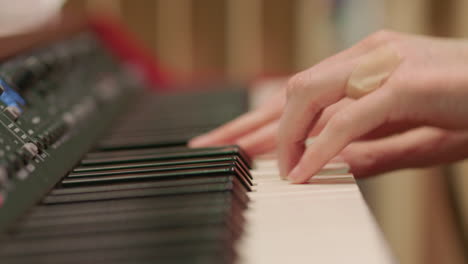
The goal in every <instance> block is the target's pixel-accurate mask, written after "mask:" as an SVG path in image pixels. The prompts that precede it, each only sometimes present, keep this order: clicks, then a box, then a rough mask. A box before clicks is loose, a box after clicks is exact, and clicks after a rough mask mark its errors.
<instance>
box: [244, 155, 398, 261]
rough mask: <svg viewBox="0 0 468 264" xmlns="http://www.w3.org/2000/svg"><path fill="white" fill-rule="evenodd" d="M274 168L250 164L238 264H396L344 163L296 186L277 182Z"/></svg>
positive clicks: (265, 162)
mask: <svg viewBox="0 0 468 264" xmlns="http://www.w3.org/2000/svg"><path fill="white" fill-rule="evenodd" d="M276 166H277V165H276V161H275V160H258V161H256V162H255V167H256V169H255V170H253V171H252V174H253V176H254V180H255V182H256V183H257V185H256V186H255V191H254V192H251V193H250V194H249V196H250V198H251V202H250V205H249V209H248V210H247V212H246V214H245V215H246V220H247V221H246V231H245V235H244V236H243V238H242V239H241V240H240V242H239V244H238V249H239V253H240V261H239V263H242V264H253V263H255V264H262V263H265V264H266V263H268V264H275V263H359V264H363V263H364V264H366V263H373V264H374V263H379V264H380V263H382V264H385V263H395V262H396V261H395V259H394V258H393V256H392V254H391V253H390V251H389V249H388V245H387V244H386V242H385V239H384V238H383V235H382V233H381V232H380V230H379V228H378V226H377V225H376V223H375V220H374V218H373V216H372V215H371V213H370V211H369V209H368V207H367V205H366V203H365V201H364V199H363V197H362V195H361V193H360V191H359V188H358V186H357V184H356V182H355V180H354V177H353V176H352V175H351V174H348V173H347V171H348V169H349V166H347V164H345V163H343V162H335V163H330V164H328V165H327V166H326V167H325V168H324V170H322V171H321V172H320V173H318V175H316V176H314V177H313V178H312V179H311V180H310V181H309V182H308V183H306V184H300V185H297V184H291V183H289V182H288V181H285V180H281V179H280V177H279V175H278V170H277V167H276Z"/></svg>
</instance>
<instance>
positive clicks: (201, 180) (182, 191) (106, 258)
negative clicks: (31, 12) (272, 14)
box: [0, 33, 252, 263]
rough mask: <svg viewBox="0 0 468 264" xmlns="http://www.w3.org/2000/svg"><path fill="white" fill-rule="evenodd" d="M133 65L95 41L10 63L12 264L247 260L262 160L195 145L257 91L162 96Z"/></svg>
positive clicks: (87, 36) (4, 165)
mask: <svg viewBox="0 0 468 264" xmlns="http://www.w3.org/2000/svg"><path fill="white" fill-rule="evenodd" d="M129 68H131V67H129V66H125V65H121V64H119V63H117V62H116V61H114V60H113V58H112V56H111V55H110V54H107V52H106V51H105V50H104V48H103V47H101V45H100V44H99V41H97V39H96V37H95V36H93V34H92V33H82V34H81V35H77V36H75V37H72V38H70V39H67V40H63V41H61V42H60V43H56V44H54V45H51V46H47V47H43V48H39V49H37V50H33V51H31V52H29V53H27V54H21V55H20V56H16V57H13V58H10V59H9V60H6V61H5V62H3V63H2V64H0V88H1V96H0V110H1V113H0V160H1V163H0V262H1V263H95V262H99V263H156V262H163V263H232V262H233V261H235V260H236V258H237V254H236V252H235V249H234V243H235V241H237V240H238V238H239V237H240V235H241V234H242V230H243V222H244V218H243V214H242V212H243V210H244V209H245V208H246V207H247V203H248V200H249V198H248V196H247V195H246V193H247V192H248V191H250V190H251V188H252V177H251V175H250V171H249V170H250V166H251V165H250V164H251V162H250V160H249V158H248V157H247V156H246V155H245V154H244V153H243V152H242V150H240V149H239V148H238V147H236V146H225V147H219V148H203V149H189V148H187V147H185V146H184V145H185V143H186V142H187V140H188V139H190V138H192V137H193V136H195V135H198V134H200V133H203V132H206V131H208V130H210V129H213V128H214V127H216V126H219V125H220V124H222V123H224V122H226V121H227V120H229V119H232V118H234V117H235V116H237V115H239V114H241V113H242V112H243V111H245V109H246V106H247V104H246V95H245V92H243V91H242V89H236V87H225V88H226V89H224V90H222V91H211V92H198V93H193V94H187V93H185V94H173V95H159V94H155V93H152V92H149V91H145V90H144V89H142V88H141V87H142V85H141V84H140V83H139V82H138V79H137V78H135V77H133V76H134V75H131V74H129V72H131V70H130V71H129V70H128V69H129ZM223 86H226V85H223Z"/></svg>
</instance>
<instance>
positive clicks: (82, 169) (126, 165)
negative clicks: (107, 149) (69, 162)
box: [72, 155, 239, 173]
mask: <svg viewBox="0 0 468 264" xmlns="http://www.w3.org/2000/svg"><path fill="white" fill-rule="evenodd" d="M236 160H239V159H238V158H237V157H235V156H230V155H226V156H220V157H215V158H209V159H207V158H193V159H175V160H169V161H159V162H158V161H153V162H123V163H120V164H112V165H102V166H83V167H80V166H78V167H76V168H74V169H73V170H72V173H76V172H90V171H108V170H119V169H126V168H146V167H153V166H172V165H183V164H198V163H206V162H218V161H236Z"/></svg>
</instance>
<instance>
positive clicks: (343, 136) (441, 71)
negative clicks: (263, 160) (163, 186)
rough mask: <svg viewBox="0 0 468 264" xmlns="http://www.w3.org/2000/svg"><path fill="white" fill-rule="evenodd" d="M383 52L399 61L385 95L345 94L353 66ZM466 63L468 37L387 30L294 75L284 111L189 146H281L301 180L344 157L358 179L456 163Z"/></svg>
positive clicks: (464, 123) (466, 109) (250, 117)
mask: <svg viewBox="0 0 468 264" xmlns="http://www.w3.org/2000/svg"><path fill="white" fill-rule="evenodd" d="M382 47H384V48H385V49H391V50H392V51H393V52H395V53H396V54H398V56H399V57H400V58H401V63H400V64H399V65H398V66H397V67H396V69H395V70H394V71H393V72H392V73H391V75H390V76H389V77H388V78H387V79H386V80H385V82H383V83H382V84H381V87H379V88H378V89H377V90H375V91H373V92H371V93H369V94H367V95H364V96H363V97H361V98H359V99H350V98H347V97H346V92H345V90H346V85H347V82H348V79H349V77H350V75H351V74H352V72H353V70H354V69H355V68H356V67H357V66H358V65H359V64H360V62H362V59H363V58H365V57H366V55H367V54H369V53H371V52H373V51H375V50H376V49H381V48H382ZM467 62H468V42H467V41H464V40H455V39H442V38H431V37H423V36H416V35H408V34H402V33H395V32H389V31H380V32H377V33H374V34H373V35H371V36H369V37H368V38H366V39H364V40H363V41H361V42H359V43H358V44H356V45H355V46H353V47H351V48H350V49H347V50H345V51H343V52H341V53H339V54H337V55H335V56H333V57H330V58H328V59H326V60H324V61H323V62H321V63H319V64H317V65H315V66H313V67H311V68H309V69H307V70H305V71H303V72H300V73H298V74H297V75H295V76H294V77H292V78H291V79H290V81H289V82H288V84H287V86H286V87H285V88H284V90H283V91H282V95H283V96H285V97H286V98H287V102H286V104H285V105H282V104H279V103H274V102H273V101H272V102H269V103H267V104H265V105H264V106H263V107H260V108H259V109H258V110H255V111H253V112H251V113H248V114H246V115H244V116H241V117H239V118H238V119H236V120H234V121H232V122H231V123H228V124H226V125H225V126H223V127H221V128H218V129H217V130H215V131H213V132H210V133H208V134H207V135H204V136H202V137H201V138H199V139H194V140H193V141H192V142H191V146H202V145H212V144H223V143H239V144H240V145H241V146H243V147H247V149H248V152H249V149H254V148H255V149H259V151H257V153H255V151H251V152H254V153H255V154H258V152H264V151H268V150H272V149H274V148H275V145H276V144H277V147H278V156H279V167H280V173H281V175H282V176H286V175H287V176H288V178H289V179H290V180H291V181H292V182H294V183H304V182H306V181H307V180H308V179H309V178H310V177H312V176H313V175H314V174H315V173H317V172H318V171H319V170H320V169H321V168H322V167H323V166H324V165H325V164H326V163H327V162H328V161H329V160H330V159H332V158H333V157H334V156H336V155H338V154H340V153H341V156H342V157H343V158H344V159H345V160H346V161H347V162H348V163H349V164H350V167H351V171H352V172H353V173H354V174H355V175H356V176H358V177H360V176H362V177H363V176H369V175H372V174H375V173H379V172H383V171H388V170H392V169H397V168H404V167H412V166H424V165H429V164H434V163H441V162H448V161H453V160H458V159H461V158H464V157H466V156H467V155H468V153H467V151H466V150H465V149H464V148H463V147H462V146H466V145H465V143H468V139H467V137H468V136H467V134H466V132H464V131H463V130H464V129H467V128H468V118H467V116H468V115H467V114H468V106H467V104H466V102H467V100H468V75H467V74H466V73H467V72H468V63H467ZM279 97H281V96H278V98H279ZM275 100H278V101H280V99H275ZM280 114H281V118H280V120H279V121H278V117H279V115H280ZM276 129H278V130H276ZM402 131H407V132H405V133H402V134H397V133H400V132H402ZM310 135H314V136H316V138H315V140H314V142H313V143H312V144H311V145H310V146H309V147H308V148H307V149H306V148H305V146H304V140H305V139H306V138H307V137H309V136H310ZM369 139H370V140H369ZM254 141H255V142H260V143H257V145H255V142H254ZM262 142H264V143H265V142H269V143H268V144H269V145H268V146H265V145H264V143H262ZM262 146H263V148H262ZM465 148H466V147H465Z"/></svg>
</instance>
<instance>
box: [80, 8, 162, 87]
mask: <svg viewBox="0 0 468 264" xmlns="http://www.w3.org/2000/svg"><path fill="white" fill-rule="evenodd" d="M89 23H90V26H91V28H92V29H93V30H94V31H95V32H96V33H97V35H98V36H99V37H100V38H101V40H102V42H103V43H104V45H106V46H107V47H108V48H109V50H111V51H112V52H113V53H114V54H115V55H116V56H117V57H119V58H120V59H121V60H123V61H124V62H126V63H129V64H131V65H132V66H134V67H136V69H137V70H138V72H140V73H142V75H143V77H144V80H145V81H146V82H147V83H148V85H149V86H151V87H152V88H154V89H159V90H161V89H163V90H167V89H168V87H170V84H171V80H170V78H169V74H168V73H166V72H164V71H163V70H162V68H161V67H160V65H158V63H157V60H156V58H155V57H154V55H153V54H152V52H151V51H150V50H149V49H148V48H145V46H144V45H143V44H142V43H141V42H140V41H138V40H137V38H136V36H135V35H134V34H133V33H132V32H131V31H130V30H129V29H128V28H127V27H126V26H125V25H124V24H123V23H122V22H121V21H120V20H119V19H118V18H116V17H113V16H110V15H99V16H96V15H95V16H91V17H90V19H89Z"/></svg>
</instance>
